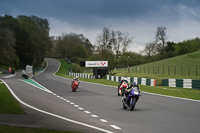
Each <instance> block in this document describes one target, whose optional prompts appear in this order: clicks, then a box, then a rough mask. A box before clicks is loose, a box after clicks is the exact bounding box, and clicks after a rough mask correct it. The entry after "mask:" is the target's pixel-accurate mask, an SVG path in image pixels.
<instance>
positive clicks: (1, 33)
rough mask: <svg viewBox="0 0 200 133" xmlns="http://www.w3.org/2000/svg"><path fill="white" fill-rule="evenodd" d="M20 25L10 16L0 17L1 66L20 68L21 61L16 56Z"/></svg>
mask: <svg viewBox="0 0 200 133" xmlns="http://www.w3.org/2000/svg"><path fill="white" fill-rule="evenodd" d="M18 28H19V24H18V22H17V20H16V19H15V18H13V17H12V16H10V15H5V16H2V17H0V55H1V56H0V64H1V65H5V66H12V67H15V66H16V67H18V66H19V59H18V57H17V56H16V50H15V48H16V34H15V31H17V29H18Z"/></svg>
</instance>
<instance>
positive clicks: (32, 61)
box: [0, 15, 52, 68]
mask: <svg viewBox="0 0 200 133" xmlns="http://www.w3.org/2000/svg"><path fill="white" fill-rule="evenodd" d="M49 29H50V28H49V23H48V21H47V20H46V19H43V18H39V17H37V16H23V15H20V16H18V17H17V18H14V17H12V16H10V15H5V16H0V55H1V56H0V65H1V67H3V66H10V67H14V68H24V67H25V66H26V65H34V66H38V65H40V64H41V62H42V61H43V59H44V55H45V54H46V52H47V51H49V49H50V48H51V47H52V42H51V39H50V37H49Z"/></svg>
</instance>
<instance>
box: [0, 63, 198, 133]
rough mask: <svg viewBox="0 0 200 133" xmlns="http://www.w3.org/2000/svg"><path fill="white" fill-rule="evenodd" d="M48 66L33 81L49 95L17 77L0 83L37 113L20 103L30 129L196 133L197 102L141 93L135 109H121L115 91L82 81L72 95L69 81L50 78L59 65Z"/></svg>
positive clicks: (124, 132) (113, 88)
mask: <svg viewBox="0 0 200 133" xmlns="http://www.w3.org/2000/svg"><path fill="white" fill-rule="evenodd" d="M47 62H48V67H47V68H46V70H45V71H44V72H43V73H41V74H39V75H36V76H34V77H33V80H35V81H36V82H38V83H39V84H41V85H42V86H44V87H45V88H46V89H48V90H49V91H50V92H52V93H49V92H46V91H43V90H41V89H38V88H36V87H34V86H31V85H29V84H27V83H25V82H22V81H19V80H18V78H19V77H17V76H15V77H12V78H9V79H4V81H5V82H6V83H7V84H8V86H9V87H10V89H11V90H12V91H13V92H14V93H15V94H16V96H17V97H19V99H21V100H22V101H23V102H24V103H27V104H28V105H31V106H32V107H35V108H37V109H39V110H40V111H38V110H36V109H32V108H30V107H27V106H25V105H23V104H22V107H23V108H24V109H25V111H27V115H28V116H29V117H31V116H34V119H33V120H32V121H31V120H30V121H31V122H32V126H33V127H44V128H50V129H57V130H70V131H79V132H84V133H95V132H115V133H118V132H119V133H121V132H122V133H199V132H200V126H199V125H200V102H197V101H191V100H183V99H176V98H170V97H164V96H159V95H151V94H146V93H143V95H142V96H141V97H140V99H139V100H138V103H137V104H136V107H135V109H134V111H129V110H124V109H123V108H122V102H121V97H119V96H117V95H116V88H115V87H109V86H104V85H97V84H91V83H86V82H81V83H80V86H79V88H78V90H77V92H72V91H71V87H70V85H71V81H72V80H71V79H66V78H61V77H57V76H55V75H54V73H55V72H56V71H57V70H58V67H59V62H58V61H56V60H50V59H47ZM141 90H142V88H141ZM41 110H42V111H45V112H48V113H50V114H48V113H44V112H41ZM52 114H53V115H52ZM57 116H59V117H60V118H59V117H57ZM61 117H62V118H63V119H62V118H61ZM2 118H3V117H2ZM5 118H6V116H5ZM64 118H65V119H64ZM26 119H27V118H26ZM70 120H72V121H70ZM5 121H6V120H4V123H5ZM13 121H14V120H13ZM27 122H28V120H27ZM8 123H9V121H8ZM0 124H1V120H0ZM19 125H20V124H19ZM24 126H27V125H26V123H25V122H24ZM28 126H31V124H29V125H28Z"/></svg>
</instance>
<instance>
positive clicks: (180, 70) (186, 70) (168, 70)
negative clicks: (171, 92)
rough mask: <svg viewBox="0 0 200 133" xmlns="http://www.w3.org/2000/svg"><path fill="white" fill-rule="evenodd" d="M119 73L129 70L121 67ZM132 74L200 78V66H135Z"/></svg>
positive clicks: (131, 70)
mask: <svg viewBox="0 0 200 133" xmlns="http://www.w3.org/2000/svg"><path fill="white" fill-rule="evenodd" d="M119 71H127V72H128V68H124V67H123V66H120V68H119ZM130 72H132V73H138V74H154V75H179V76H197V77H198V76H200V65H184V66H183V65H182V66H170V65H169V66H160V65H158V66H156V65H155V66H152V65H151V66H147V65H143V66H135V67H130Z"/></svg>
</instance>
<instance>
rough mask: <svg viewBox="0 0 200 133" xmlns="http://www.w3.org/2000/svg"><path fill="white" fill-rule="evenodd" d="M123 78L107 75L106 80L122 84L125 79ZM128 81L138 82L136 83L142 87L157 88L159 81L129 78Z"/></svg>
mask: <svg viewBox="0 0 200 133" xmlns="http://www.w3.org/2000/svg"><path fill="white" fill-rule="evenodd" d="M123 78H124V77H119V76H111V75H106V80H111V81H115V82H120V81H121V79H123ZM127 81H128V82H129V83H133V82H136V83H138V84H141V85H148V86H157V80H156V79H147V78H138V77H127Z"/></svg>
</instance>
